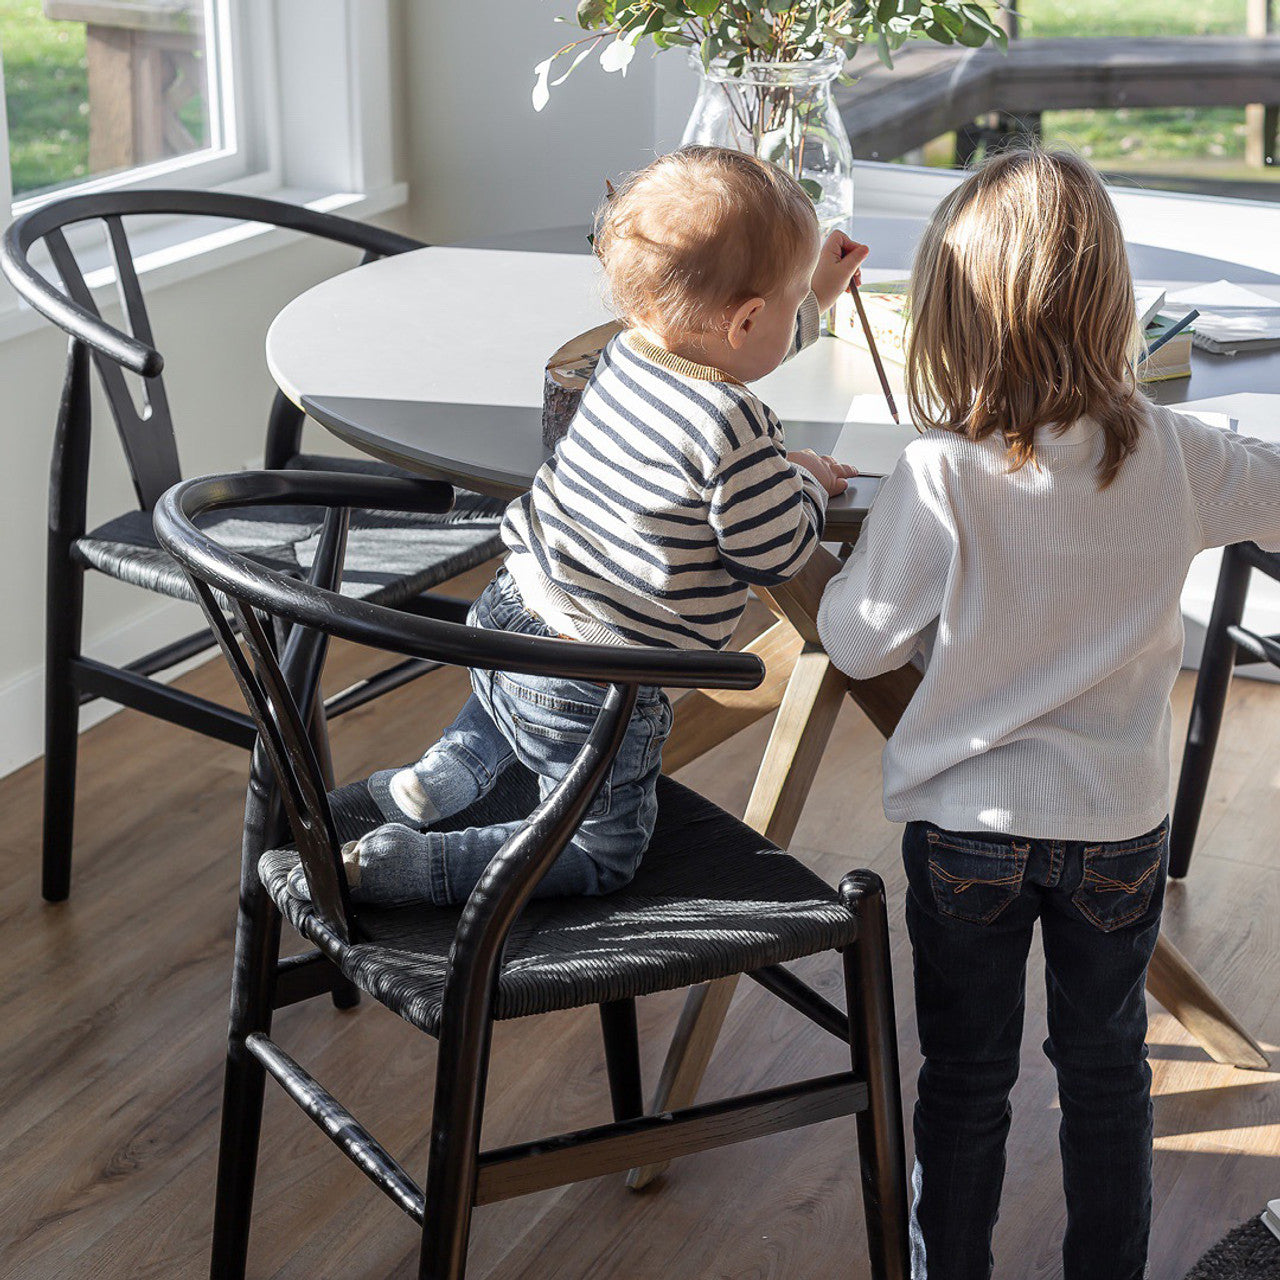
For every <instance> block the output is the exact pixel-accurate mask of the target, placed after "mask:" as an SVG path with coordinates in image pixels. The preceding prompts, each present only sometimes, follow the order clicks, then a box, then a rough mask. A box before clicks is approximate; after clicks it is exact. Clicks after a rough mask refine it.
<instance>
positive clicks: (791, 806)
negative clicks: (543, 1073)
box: [627, 645, 849, 1191]
mask: <svg viewBox="0 0 1280 1280" xmlns="http://www.w3.org/2000/svg"><path fill="white" fill-rule="evenodd" d="M848 688H849V682H848V680H847V679H846V678H845V676H844V675H843V674H842V673H841V672H839V671H837V670H836V668H835V667H834V666H832V665H831V659H830V658H828V657H827V655H826V654H825V653H824V652H823V651H822V649H821V648H819V647H818V646H817V645H806V646H805V648H804V649H803V651H802V652H801V653H800V655H799V657H798V658H797V659H796V664H795V669H794V671H793V672H792V675H791V679H790V681H789V683H788V684H787V689H786V693H785V694H784V695H783V698H782V705H781V707H779V709H778V718H777V720H775V721H774V725H773V732H772V733H771V734H770V735H769V745H768V746H767V747H766V748H765V753H764V759H763V761H762V762H761V765H760V771H759V773H758V774H757V775H756V782H755V786H754V787H753V788H752V791H751V799H750V800H749V801H748V802H747V812H746V815H745V821H746V823H747V825H748V826H749V827H753V828H754V829H755V830H756V831H759V832H760V834H761V835H763V836H765V837H766V839H769V840H772V841H773V842H774V843H775V844H778V845H782V846H784V847H785V846H786V845H787V844H788V843H789V842H790V840H791V837H792V836H793V835H794V834H795V829H796V824H797V823H798V822H799V821H800V814H801V812H802V810H803V809H804V802H805V800H806V799H807V798H808V795H809V790H810V788H811V787H812V786H813V779H814V776H815V774H816V773H817V770H818V764H819V762H820V761H821V760H822V753H823V752H824V751H825V750H826V746H827V740H828V738H830V736H831V730H832V728H833V727H834V726H835V722H836V716H837V715H838V714H839V712H840V707H841V706H842V704H843V702H844V698H845V694H846V693H847V692H848ZM737 985H738V979H737V978H722V979H721V980H720V981H719V982H712V983H709V984H706V985H704V986H701V987H695V988H694V989H693V990H692V991H691V992H690V993H689V998H688V1000H687V1001H686V1003H685V1007H684V1012H683V1013H682V1014H681V1016H680V1022H679V1025H678V1026H677V1028H676V1033H675V1035H674V1037H673V1038H672V1041H671V1048H670V1049H669V1050H668V1051H667V1060H666V1062H665V1063H664V1064H663V1068H662V1075H661V1077H660V1078H659V1081H658V1088H657V1092H656V1094H655V1096H654V1101H653V1108H652V1114H654V1115H657V1114H660V1113H661V1112H663V1111H671V1110H675V1109H677V1108H679V1107H687V1106H691V1105H692V1103H693V1101H694V1099H695V1098H696V1097H697V1093H698V1087H699V1085H701V1083H702V1077H703V1076H704V1075H705V1074H706V1070H707V1065H708V1064H709V1062H710V1061H711V1053H712V1050H713V1049H714V1048H715V1043H716V1039H717V1038H718V1036H719V1035H720V1028H721V1027H722V1026H723V1024H724V1019H725V1016H726V1015H727V1014H728V1012H729V1005H730V1004H731V1003H732V1001H733V993H734V991H735V990H736V989H737ZM665 1168H666V1165H665V1164H653V1165H646V1166H645V1167H643V1168H640V1169H632V1170H631V1172H630V1174H628V1176H627V1186H629V1187H631V1188H632V1190H637V1191H638V1190H639V1189H640V1188H641V1187H645V1186H648V1184H649V1183H650V1182H652V1181H653V1180H654V1178H656V1177H658V1176H659V1175H660V1174H661V1173H662V1171H663V1170H664V1169H665Z"/></svg>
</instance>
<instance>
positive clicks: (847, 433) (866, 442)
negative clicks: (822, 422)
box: [831, 395, 919, 476]
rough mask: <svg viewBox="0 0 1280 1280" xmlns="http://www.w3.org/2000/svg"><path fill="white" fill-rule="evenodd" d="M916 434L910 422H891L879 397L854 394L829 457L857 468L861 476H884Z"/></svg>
mask: <svg viewBox="0 0 1280 1280" xmlns="http://www.w3.org/2000/svg"><path fill="white" fill-rule="evenodd" d="M918 435H919V432H918V431H917V430H916V429H915V427H914V426H912V424H911V423H910V422H904V423H902V424H901V425H898V424H897V423H896V422H894V420H893V419H892V418H891V417H890V416H889V406H888V405H887V404H885V401H884V397H883V396H882V395H856V396H854V397H853V399H852V400H850V402H849V409H848V411H847V412H846V414H845V419H844V426H843V427H842V428H841V429H840V435H839V436H838V437H837V438H836V443H835V447H834V448H833V449H832V451H831V456H832V457H833V458H835V460H836V461H837V462H847V463H849V464H850V465H851V466H855V467H857V468H858V470H859V471H860V472H861V473H862V474H863V475H867V476H887V475H888V474H889V473H890V472H891V471H892V470H893V469H894V467H896V466H897V465H898V459H899V458H900V457H901V456H902V451H903V450H904V449H905V448H906V447H907V445H909V444H910V443H911V441H912V440H914V439H915V438H916V437H917V436H918Z"/></svg>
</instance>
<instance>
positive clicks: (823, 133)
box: [681, 50, 853, 234]
mask: <svg viewBox="0 0 1280 1280" xmlns="http://www.w3.org/2000/svg"><path fill="white" fill-rule="evenodd" d="M693 61H694V63H695V64H696V66H697V67H698V70H699V72H700V73H701V76H702V87H701V90H700V92H699V94H698V101H697V102H696V103H695V104H694V108H693V114H692V115H690V117H689V123H688V125H686V126H685V131H684V137H683V138H682V139H681V143H682V145H685V146H687V145H688V144H690V143H694V142H697V143H702V144H704V145H708V146H716V147H733V148H734V149H735V150H737V151H747V152H750V153H751V154H753V155H757V156H759V157H760V158H761V159H762V160H769V161H771V162H772V163H773V164H776V165H777V166H778V167H779V168H780V169H785V170H786V171H787V172H788V173H789V174H791V175H792V176H793V177H795V178H797V179H799V181H800V184H801V186H803V187H804V189H805V190H806V191H807V192H808V193H809V197H810V198H811V199H812V200H813V203H814V205H815V207H816V208H817V211H818V221H819V223H820V224H821V226H822V230H823V233H824V234H825V233H826V232H828V231H830V230H831V229H832V228H833V227H840V228H842V229H843V230H845V231H848V230H849V229H850V228H849V223H850V219H851V217H852V215H853V150H852V148H851V147H850V146H849V134H848V131H847V130H846V129H845V127H844V121H842V120H841V119H840V112H839V111H838V110H837V109H836V102H835V98H834V96H833V95H832V92H831V87H832V84H833V83H834V82H835V79H836V77H837V76H839V74H840V72H841V71H842V70H843V69H844V58H843V56H842V55H841V53H840V52H839V51H838V50H831V51H830V52H828V53H825V54H823V56H822V57H820V58H813V59H810V60H808V61H806V62H748V63H747V64H746V66H745V67H744V68H743V69H742V70H741V71H739V72H736V73H735V72H731V71H730V70H729V69H728V67H727V65H726V63H725V60H724V59H720V58H717V59H713V61H712V63H711V65H710V67H707V68H704V67H703V66H702V62H701V60H700V59H699V58H697V57H695V58H694V59H693Z"/></svg>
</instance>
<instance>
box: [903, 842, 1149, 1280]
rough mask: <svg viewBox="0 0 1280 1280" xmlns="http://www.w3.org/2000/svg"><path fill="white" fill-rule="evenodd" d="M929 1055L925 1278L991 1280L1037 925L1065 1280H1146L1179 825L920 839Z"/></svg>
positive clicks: (914, 850)
mask: <svg viewBox="0 0 1280 1280" xmlns="http://www.w3.org/2000/svg"><path fill="white" fill-rule="evenodd" d="M902 849H903V857H904V860H905V862H906V869H907V882H908V891H907V929H908V932H909V933H910V935H911V945H912V951H913V955H914V962H915V995H916V1011H917V1021H918V1027H919V1034H920V1047H921V1051H922V1053H923V1057H924V1061H923V1065H922V1066H921V1068H920V1082H919V1101H918V1102H917V1103H916V1109H915V1140H916V1166H915V1172H914V1176H913V1183H914V1189H915V1203H914V1205H913V1207H912V1215H911V1247H912V1276H913V1280H926V1277H927V1280H987V1278H988V1277H989V1276H990V1275H991V1269H992V1257H991V1233H992V1229H993V1228H994V1226H995V1222H996V1216H997V1212H998V1210H999V1205H1000V1188H1001V1183H1002V1182H1003V1179H1004V1166H1005V1138H1006V1136H1007V1134H1008V1132H1009V1120H1010V1116H1011V1111H1010V1108H1009V1092H1010V1090H1011V1089H1012V1088H1013V1084H1014V1081H1015V1080H1016V1079H1017V1078H1018V1062H1019V1046H1020V1043H1021V1039H1022V1019H1023V1012H1024V1009H1025V1006H1026V964H1027V953H1028V951H1029V950H1030V947H1031V935H1032V932H1033V930H1034V927H1035V923H1036V921H1037V920H1039V921H1040V929H1041V934H1042V937H1043V941H1044V953H1045V965H1046V975H1045V982H1046V987H1047V994H1048V1020H1049V1038H1048V1040H1047V1041H1046V1042H1045V1052H1046V1054H1047V1055H1048V1057H1049V1060H1050V1061H1051V1062H1052V1063H1053V1065H1054V1068H1055V1069H1056V1071H1057V1075H1058V1090H1059V1097H1060V1103H1061V1109H1062V1120H1061V1124H1060V1127H1059V1147H1060V1150H1061V1155H1062V1174H1063V1187H1064V1190H1065V1193H1066V1203H1067V1230H1066V1236H1065V1238H1064V1240H1063V1247H1062V1257H1063V1275H1064V1277H1065V1280H1141V1277H1142V1275H1143V1273H1144V1269H1145V1266H1146V1258H1147V1238H1148V1233H1149V1229H1150V1222H1151V1138H1152V1131H1151V1071H1150V1068H1149V1067H1148V1066H1147V1050H1146V1043H1145V1041H1146V1031H1147V1011H1146V1000H1145V995H1144V991H1145V986H1146V975H1147V965H1148V964H1149V963H1150V960H1151V955H1152V952H1153V951H1154V949H1155V944H1156V936H1157V934H1158V933H1159V929H1160V910H1161V906H1162V904H1163V900H1164V886H1165V877H1166V873H1167V870H1168V856H1169V840H1168V823H1167V821H1166V822H1164V823H1161V825H1160V826H1159V827H1157V828H1156V829H1155V830H1154V831H1151V832H1148V833H1147V834H1146V835H1144V836H1139V837H1138V838H1136V839H1133V840H1124V841H1120V842H1118V843H1113V844H1089V843H1085V842H1081V841H1071V840H1024V839H1021V838H1019V837H1017V836H1002V835H995V834H990V833H956V832H952V831H944V830H942V829H941V828H939V827H935V826H933V825H932V824H930V823H926V822H912V823H909V824H908V825H907V828H906V831H905V833H904V835H903V842H902Z"/></svg>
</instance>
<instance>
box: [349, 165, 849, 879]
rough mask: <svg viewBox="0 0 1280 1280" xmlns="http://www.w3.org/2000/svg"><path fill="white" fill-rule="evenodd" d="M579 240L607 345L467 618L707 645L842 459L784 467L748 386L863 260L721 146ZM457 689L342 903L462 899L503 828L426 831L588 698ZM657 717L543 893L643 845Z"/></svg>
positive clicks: (515, 506)
mask: <svg viewBox="0 0 1280 1280" xmlns="http://www.w3.org/2000/svg"><path fill="white" fill-rule="evenodd" d="M595 248H596V252H597V254H598V255H599V256H600V259H601V261H602V263H603V265H604V272H605V276H606V278H607V281H608V286H609V291H610V293H611V295H612V299H613V302H614V305H615V308H616V310H617V311H618V314H619V315H620V316H621V317H622V319H624V320H625V322H626V323H627V325H628V326H629V328H628V329H627V330H626V331H625V332H624V333H622V334H620V335H619V336H618V337H616V338H615V339H614V340H613V341H612V342H610V343H609V345H608V347H607V348H606V349H605V351H604V352H603V354H602V356H601V359H600V362H599V365H598V367H597V369H596V371H595V373H594V375H593V376H592V378H591V380H590V383H589V384H588V386H587V387H586V389H585V391H584V393H583V396H582V401H581V405H580V407H579V409H578V411H577V414H576V416H575V418H574V420H573V422H572V424H571V425H570V428H569V431H568V434H567V436H566V437H565V439H564V440H563V441H562V442H561V443H560V445H559V446H558V448H557V449H556V452H555V455H554V457H552V458H551V459H550V461H548V462H547V463H546V464H545V465H544V466H543V467H542V468H541V470H539V472H538V474H537V476H536V477H535V479H534V482H533V487H532V489H531V490H530V492H529V493H528V494H526V495H525V496H524V497H522V498H519V499H517V500H516V501H515V502H513V503H512V504H511V506H510V507H509V508H508V509H507V513H506V517H505V519H504V521H503V525H502V538H503V542H504V543H505V545H506V548H507V558H506V562H505V564H504V565H503V567H502V568H501V569H500V570H499V571H498V574H497V576H496V577H495V578H494V579H493V581H492V582H491V583H490V584H489V585H488V587H486V588H485V590H484V592H483V593H482V594H481V596H480V597H479V599H478V600H477V601H476V603H475V605H474V606H473V608H472V612H471V618H470V620H471V622H472V623H473V624H474V625H476V626H480V627H486V628H489V629H493V630H500V631H515V632H522V633H525V634H528V635H536V636H561V637H567V638H570V639H574V640H581V641H587V642H592V643H598V644H618V645H663V646H668V647H671V648H676V649H696V648H710V649H719V648H721V647H722V646H724V645H725V644H726V643H727V642H728V640H729V638H730V636H731V635H732V633H733V630H734V627H735V625H736V624H737V622H738V619H739V617H740V616H741V614H742V610H743V607H744V605H745V603H746V598H747V589H748V587H749V586H751V585H753V584H754V585H759V586H769V585H773V584H777V583H780V582H785V581H786V580H787V579H788V578H790V577H791V576H792V575H793V574H795V573H797V572H798V571H799V570H800V569H801V567H802V566H803V565H804V563H805V560H806V559H807V558H808V556H809V553H810V552H811V551H812V550H813V548H814V547H815V546H816V545H817V544H818V541H819V539H820V537H821V535H822V525H823V517H824V513H825V510H826V502H827V497H828V495H831V494H836V493H840V492H842V491H843V490H844V488H845V477H847V476H848V475H851V474H853V472H852V469H851V468H848V467H842V466H840V465H839V464H837V463H835V462H833V461H832V460H831V459H830V458H822V457H819V456H817V455H816V454H813V453H808V452H805V453H799V454H796V453H792V454H788V453H786V452H785V450H784V446H783V433H782V424H781V423H780V422H779V421H778V418H777V416H776V415H775V414H774V413H773V411H772V410H771V409H770V408H769V407H768V405H766V404H765V403H764V402H763V401H762V400H760V398H759V397H758V396H756V395H755V394H754V393H753V392H752V391H751V390H750V387H749V385H748V384H749V383H751V382H752V381H754V380H755V379H757V378H760V377H763V376H764V375H765V374H767V373H769V372H771V371H772V370H773V369H774V368H776V367H777V366H778V365H779V364H780V363H781V362H782V361H783V360H784V359H786V358H787V356H788V355H789V354H790V353H791V352H793V351H795V350H797V349H799V348H800V347H802V346H804V345H806V344H807V343H809V342H812V341H813V340H814V339H815V338H816V337H817V334H818V317H819V314H820V312H822V311H824V310H825V309H827V308H828V307H830V306H832V305H833V304H834V302H835V300H836V298H837V297H838V295H839V294H840V293H841V292H842V291H843V290H844V289H845V288H847V287H848V285H849V282H850V280H851V279H853V278H854V277H855V276H856V273H857V269H858V267H859V265H860V264H861V262H862V260H863V258H864V257H865V256H866V253H867V250H866V248H865V246H862V245H858V244H855V243H854V242H853V241H852V240H850V239H849V238H848V237H847V236H844V235H843V234H841V233H839V232H836V233H833V234H832V235H831V236H830V237H829V238H828V239H827V241H826V242H825V244H823V245H821V246H820V245H819V235H818V223H817V219H816V216H815V213H814V208H813V204H812V202H811V201H810V200H809V197H808V196H807V195H806V194H805V193H804V191H803V190H802V189H801V187H800V185H799V184H798V183H797V182H795V181H794V180H793V179H792V178H790V177H788V176H787V175H786V174H784V173H782V172H781V171H780V170H778V169H776V168H774V167H773V166H772V165H769V164H765V163H763V162H761V161H759V160H756V159H754V158H751V157H749V156H746V155H742V154H740V153H738V152H736V151H726V150H721V149H718V148H713V147H687V148H684V149H683V150H681V151H678V152H676V153H675V154H673V155H669V156H665V157H663V158H662V159H659V160H657V161H655V162H654V163H653V164H651V165H649V166H648V167H647V168H646V169H644V170H642V171H641V172H639V173H637V174H635V175H633V176H632V177H631V178H630V179H629V180H628V181H627V182H625V183H624V184H623V185H622V186H621V187H620V188H619V189H618V190H617V192H616V193H615V194H614V196H613V197H612V198H611V199H610V200H609V201H608V203H607V204H606V205H605V206H604V208H603V209H602V210H601V213H600V216H599V218H598V220H597V228H596V238H595ZM471 687H472V691H473V692H472V696H471V698H470V699H469V701H468V702H467V703H466V705H465V706H464V707H463V709H462V711H461V713H460V714H459V715H458V717H457V719H456V720H455V721H454V722H453V724H452V725H451V726H450V727H449V729H448V730H446V732H445V734H444V737H443V738H442V739H441V740H440V741H439V742H438V743H437V744H436V745H435V746H433V747H432V748H431V749H430V750H429V751H427V753H426V754H425V755H424V756H423V757H422V759H421V760H419V761H418V763H417V764H415V765H413V766H412V767H411V768H407V769H402V770H399V771H388V772H385V773H380V774H375V775H374V777H373V778H372V779H370V782H369V787H370V790H371V792H372V794H373V796H374V799H375V800H376V801H377V803H378V806H379V808H380V809H381V811H382V813H383V814H384V816H385V817H386V818H387V819H388V820H389V821H388V823H387V824H386V825H385V826H382V827H379V828H377V829H376V830H374V831H372V832H370V833H369V834H367V835H365V836H364V837H363V838H362V839H360V840H359V841H357V842H354V843H353V844H351V845H348V846H347V847H346V848H345V849H344V851H343V856H344V861H345V863H346V867H347V875H348V879H349V881H350V884H351V888H352V896H353V898H354V899H355V900H356V901H365V902H376V903H392V902H406V901H430V902H434V903H439V904H445V903H459V902H463V901H465V900H466V898H467V897H468V895H469V894H470V893H471V890H472V889H473V888H474V887H475V885H476V883H477V881H478V880H479V879H480V876H481V875H482V873H483V872H484V869H485V867H486V866H487V865H488V863H489V861H490V859H491V858H492V857H493V856H494V854H496V853H497V851H498V850H499V848H500V847H501V846H502V844H503V842H504V841H505V840H506V839H507V838H508V837H509V836H510V835H511V834H512V832H513V831H514V830H515V829H516V828H517V826H518V825H519V824H517V823H511V824H507V825H499V826H490V827H478V828H470V829H467V830H461V831H447V832H445V831H434V830H432V829H431V828H432V825H433V824H434V823H437V822H438V821H440V820H441V819H443V818H448V817H450V816H451V815H453V814H456V813H459V812H460V811H461V810H463V809H465V808H466V807H467V806H468V805H470V804H471V803H472V802H473V801H475V800H476V799H477V798H478V797H479V796H481V795H483V794H484V793H485V792H486V791H487V790H488V789H489V787H490V786H491V785H492V784H493V782H494V780H495V779H496V777H497V776H498V774H499V773H501V771H502V770H503V769H504V768H505V767H506V765H507V764H508V763H510V762H511V761H513V760H515V761H519V763H521V764H522V765H524V766H525V767H526V768H528V769H530V770H532V771H533V772H534V773H535V774H537V776H538V778H539V779H540V784H541V789H542V794H543V795H546V793H547V792H548V791H550V790H551V788H552V787H553V786H554V784H555V783H556V782H557V781H558V780H559V779H560V778H561V777H563V775H564V773H565V772H566V770H567V769H568V767H569V765H570V764H571V763H572V761H573V759H574V757H575V756H576V755H577V753H578V751H579V750H580V749H581V746H582V743H583V742H584V741H585V739H586V736H587V734H588V733H589V732H590V730H591V727H592V725H593V724H594V722H595V719H596V716H597V714H598V712H599V710H600V707H601V705H602V703H603V700H604V697H605V694H606V692H607V690H606V689H605V688H604V687H603V686H599V685H595V684H589V683H585V682H582V681H576V680H561V679H555V678H549V677H547V678H544V677H536V676H525V675H515V674H507V673H503V672H486V671H473V672H472V673H471ZM670 728H671V706H670V703H669V702H668V701H667V699H666V697H665V696H664V695H663V693H662V691H661V690H660V689H656V688H646V689H642V690H641V691H640V693H639V697H638V699H637V703H636V708H635V712H634V714H633V716H632V719H631V722H630V725H629V727H628V730H627V734H626V738H625V740H624V742H623V744H622V748H621V750H620V751H619V753H618V756H617V759H616V761H615V762H614V765H613V768H612V771H611V774H610V776H609V778H608V780H607V782H606V783H605V786H604V787H603V789H602V791H601V793H600V795H599V796H598V797H597V799H596V801H595V803H594V805H593V807H592V809H591V810H590V812H589V814H588V816H587V818H586V819H585V821H584V822H583V823H582V826H581V828H580V829H579V831H578V832H577V834H576V835H575V837H574V839H573V841H572V843H571V844H570V845H569V846H568V847H567V848H566V849H565V851H564V852H563V853H562V854H561V856H560V857H559V858H558V859H557V860H556V862H555V863H554V864H553V866H552V867H551V869H550V870H549V871H548V873H547V875H546V876H545V877H544V878H543V880H542V882H541V884H540V885H539V886H538V889H537V893H538V894H540V895H543V896H551V895H568V894H601V893H607V892H609V891H610V890H613V889H617V888H619V887H620V886H622V885H625V884H626V883H627V882H628V881H629V880H630V879H631V878H632V876H633V875H634V874H635V870H636V867H637V866H638V864H639V861H640V857H641V855H642V854H643V852H644V850H645V847H646V845H647V844H648V841H649V838H650V836H651V835H652V833H653V825H654V821H655V818H656V808H657V806H656V802H655V799H654V785H655V783H656V780H657V777H658V773H659V771H660V769H661V757H662V744H663V741H664V740H665V738H666V736H667V733H668V731H669V730H670Z"/></svg>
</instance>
